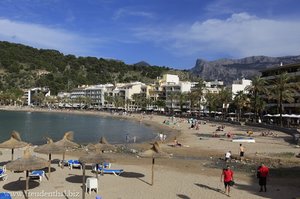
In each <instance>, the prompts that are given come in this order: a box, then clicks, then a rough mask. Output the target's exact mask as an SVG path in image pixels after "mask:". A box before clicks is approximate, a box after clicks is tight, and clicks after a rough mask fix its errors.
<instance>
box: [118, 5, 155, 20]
mask: <svg viewBox="0 0 300 199" xmlns="http://www.w3.org/2000/svg"><path fill="white" fill-rule="evenodd" d="M126 16H135V17H145V18H153V17H154V15H153V14H152V13H150V12H145V11H136V10H133V9H131V8H120V9H118V10H117V11H116V12H115V13H114V16H113V19H114V20H117V19H120V18H122V17H126Z"/></svg>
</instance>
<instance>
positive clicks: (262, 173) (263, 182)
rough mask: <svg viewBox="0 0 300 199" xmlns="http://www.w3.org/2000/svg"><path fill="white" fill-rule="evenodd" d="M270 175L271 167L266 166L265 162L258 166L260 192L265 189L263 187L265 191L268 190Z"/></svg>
mask: <svg viewBox="0 0 300 199" xmlns="http://www.w3.org/2000/svg"><path fill="white" fill-rule="evenodd" d="M268 176H269V168H268V167H266V166H265V165H264V164H263V163H262V164H261V166H260V167H258V170H257V177H258V179H259V185H260V190H259V191H260V192H262V191H263V188H264V190H265V192H266V191H267V177H268Z"/></svg>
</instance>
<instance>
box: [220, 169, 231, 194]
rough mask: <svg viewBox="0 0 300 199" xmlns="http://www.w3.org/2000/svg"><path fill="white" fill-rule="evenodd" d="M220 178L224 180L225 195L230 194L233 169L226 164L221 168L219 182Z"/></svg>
mask: <svg viewBox="0 0 300 199" xmlns="http://www.w3.org/2000/svg"><path fill="white" fill-rule="evenodd" d="M222 179H223V181H224V186H225V194H226V192H227V195H228V196H230V182H231V181H233V171H232V170H231V169H230V166H229V165H227V166H226V168H225V169H223V171H222V174H221V182H222Z"/></svg>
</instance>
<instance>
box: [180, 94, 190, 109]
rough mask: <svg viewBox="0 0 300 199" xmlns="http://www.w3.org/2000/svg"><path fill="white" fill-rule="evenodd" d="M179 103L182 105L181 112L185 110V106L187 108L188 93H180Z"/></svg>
mask: <svg viewBox="0 0 300 199" xmlns="http://www.w3.org/2000/svg"><path fill="white" fill-rule="evenodd" d="M178 98H179V105H180V110H181V112H183V111H184V108H183V107H184V106H185V108H187V99H188V93H187V92H184V93H180V94H179V97H178Z"/></svg>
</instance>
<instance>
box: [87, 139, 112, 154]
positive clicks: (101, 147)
mask: <svg viewBox="0 0 300 199" xmlns="http://www.w3.org/2000/svg"><path fill="white" fill-rule="evenodd" d="M88 149H89V150H91V151H97V152H99V151H101V152H102V153H103V152H104V151H114V150H116V147H115V146H114V145H111V144H109V143H108V142H107V140H106V139H105V137H101V138H100V141H99V143H97V144H94V145H89V146H88Z"/></svg>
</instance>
